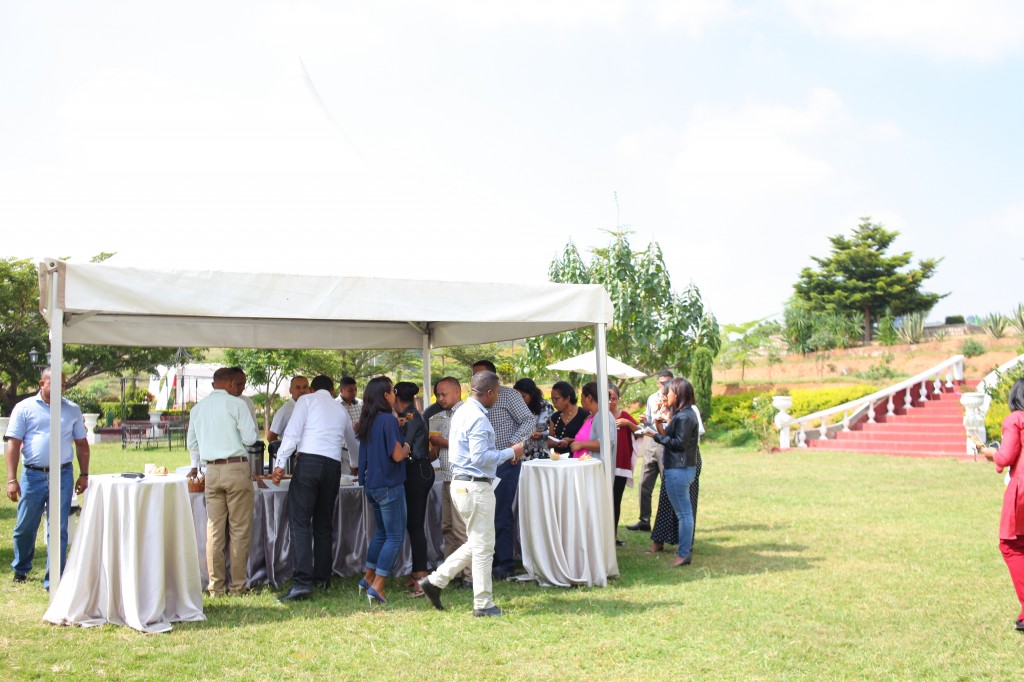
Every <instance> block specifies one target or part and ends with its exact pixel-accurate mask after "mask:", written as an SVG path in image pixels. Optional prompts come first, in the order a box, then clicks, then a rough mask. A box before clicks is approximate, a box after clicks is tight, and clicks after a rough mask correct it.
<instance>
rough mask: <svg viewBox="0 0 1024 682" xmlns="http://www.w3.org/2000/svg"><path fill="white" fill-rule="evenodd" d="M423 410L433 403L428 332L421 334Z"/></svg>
mask: <svg viewBox="0 0 1024 682" xmlns="http://www.w3.org/2000/svg"><path fill="white" fill-rule="evenodd" d="M422 352H423V409H424V410H425V409H427V407H428V406H429V405H430V404H431V403H432V402H433V401H434V391H433V385H432V384H431V383H430V331H429V330H428V331H424V332H423V350H422Z"/></svg>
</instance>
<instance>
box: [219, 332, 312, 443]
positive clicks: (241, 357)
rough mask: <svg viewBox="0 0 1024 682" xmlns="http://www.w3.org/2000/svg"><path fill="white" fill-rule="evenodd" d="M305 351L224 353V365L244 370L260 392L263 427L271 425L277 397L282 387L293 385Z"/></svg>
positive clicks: (248, 349)
mask: <svg viewBox="0 0 1024 682" xmlns="http://www.w3.org/2000/svg"><path fill="white" fill-rule="evenodd" d="M301 358H302V351H298V350H271V349H263V348H228V349H226V350H225V351H224V364H225V365H227V366H229V367H241V368H242V369H243V370H245V375H246V380H247V381H248V383H249V384H251V385H252V386H254V387H256V388H258V389H259V390H260V394H261V396H262V398H261V400H259V401H254V402H259V404H260V405H261V406H262V408H263V423H264V424H267V425H269V424H270V418H271V417H272V416H273V415H272V414H271V413H272V411H273V408H274V396H275V395H277V392H278V391H279V390H280V389H281V384H283V383H284V382H285V380H287V381H291V378H292V376H294V375H295V374H296V373H297V372H296V369H297V368H298V366H299V362H300V360H301Z"/></svg>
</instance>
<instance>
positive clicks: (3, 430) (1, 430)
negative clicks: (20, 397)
mask: <svg viewBox="0 0 1024 682" xmlns="http://www.w3.org/2000/svg"><path fill="white" fill-rule="evenodd" d="M10 423H11V418H10V417H0V438H3V437H4V436H6V435H7V425H8V424H10Z"/></svg>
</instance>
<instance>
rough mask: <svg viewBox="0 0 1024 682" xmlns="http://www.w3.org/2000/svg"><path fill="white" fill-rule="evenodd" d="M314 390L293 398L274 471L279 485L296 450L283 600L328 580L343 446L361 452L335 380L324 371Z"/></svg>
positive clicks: (298, 596) (306, 593)
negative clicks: (289, 566) (289, 569)
mask: <svg viewBox="0 0 1024 682" xmlns="http://www.w3.org/2000/svg"><path fill="white" fill-rule="evenodd" d="M310 387H311V388H312V389H313V392H312V393H309V394H308V395H304V396H300V397H299V399H298V400H296V401H295V410H294V411H293V412H292V417H291V419H290V420H289V421H288V426H287V427H286V428H285V430H284V437H283V438H282V439H281V448H280V449H279V450H278V451H277V460H276V466H275V467H274V472H273V474H272V480H273V481H274V483H275V484H280V483H281V479H282V477H283V476H284V465H285V462H287V461H288V457H289V456H290V455H291V454H292V453H293V452H294V453H296V454H297V456H296V460H295V467H294V469H293V471H292V481H291V485H290V486H289V487H288V524H289V526H290V528H291V552H292V558H293V562H294V565H295V573H294V575H293V580H292V587H291V589H290V590H288V593H287V594H285V595H283V596H282V597H281V601H292V600H294V599H305V598H306V597H308V596H309V595H310V593H311V592H312V591H313V586H314V585H319V586H321V587H323V588H325V589H326V588H327V587H328V586H329V584H330V579H331V572H332V570H331V569H332V564H333V556H332V555H333V553H332V551H331V542H332V540H333V538H334V503H335V501H336V500H337V499H338V484H339V481H340V480H341V447H342V444H343V443H344V444H346V445H347V446H348V447H349V449H350V450H354V451H355V452H358V451H359V445H358V443H357V442H356V434H355V431H353V430H352V420H351V419H349V416H348V412H347V411H346V410H345V408H344V407H342V406H341V405H340V404H339V403H338V402H337V401H335V400H334V382H333V381H331V379H330V378H329V377H325V376H323V375H320V376H318V377H316V378H314V379H313V382H312V384H310Z"/></svg>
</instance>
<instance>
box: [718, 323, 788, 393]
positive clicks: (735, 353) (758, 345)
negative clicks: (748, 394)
mask: <svg viewBox="0 0 1024 682" xmlns="http://www.w3.org/2000/svg"><path fill="white" fill-rule="evenodd" d="M780 328H781V327H780V325H779V324H778V323H777V322H767V321H765V320H751V321H750V322H743V323H741V324H729V325H726V326H725V327H724V328H723V331H724V332H725V333H726V340H725V343H724V345H723V348H722V353H723V355H726V356H728V357H729V359H730V361H731V362H732V364H735V365H739V366H740V381H743V379H744V377H745V376H746V371H747V367H750V366H751V365H753V364H754V362H755V361H756V360H757V358H759V357H761V356H763V355H766V354H767V352H768V348H769V347H771V345H772V336H773V335H775V334H778V333H779V330H780Z"/></svg>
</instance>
